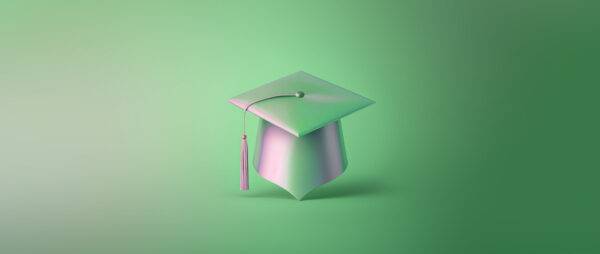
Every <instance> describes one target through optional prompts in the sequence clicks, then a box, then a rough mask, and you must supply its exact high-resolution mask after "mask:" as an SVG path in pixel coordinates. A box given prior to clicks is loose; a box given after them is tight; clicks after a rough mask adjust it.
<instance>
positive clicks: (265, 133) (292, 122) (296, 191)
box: [229, 71, 374, 199]
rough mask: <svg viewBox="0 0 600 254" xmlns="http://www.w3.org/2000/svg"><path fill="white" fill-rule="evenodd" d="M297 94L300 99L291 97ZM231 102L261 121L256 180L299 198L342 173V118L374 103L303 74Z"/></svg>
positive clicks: (240, 96)
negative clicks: (257, 176) (269, 183)
mask: <svg viewBox="0 0 600 254" xmlns="http://www.w3.org/2000/svg"><path fill="white" fill-rule="evenodd" d="M298 92H301V93H303V95H304V96H300V97H298V96H296V97H294V96H289V95H293V94H295V93H298ZM282 95H283V96H282ZM286 95H287V96H286ZM277 96H282V97H277ZM272 97H275V98H272ZM267 98H269V99H267ZM229 102H230V103H232V104H234V105H236V106H238V107H239V108H241V109H242V110H246V109H247V111H248V112H252V113H253V114H255V115H256V116H258V117H259V118H260V119H261V122H260V127H259V129H258V133H257V142H256V150H255V153H254V166H255V168H256V170H257V172H258V173H259V175H261V176H262V177H263V178H265V179H267V180H269V181H271V182H273V183H275V184H277V185H279V186H281V187H282V188H284V189H286V190H287V191H288V192H290V193H291V194H292V195H293V196H294V197H296V198H297V199H302V198H303V197H304V196H305V195H306V194H308V193H309V192H310V191H312V190H313V189H315V188H316V187H318V186H320V185H322V184H324V183H326V182H329V181H331V180H333V179H334V178H336V177H337V176H339V175H341V174H342V173H343V172H344V170H345V168H346V165H347V160H346V153H345V148H344V142H343V135H342V132H341V121H340V119H341V118H342V117H345V116H347V115H349V114H351V113H354V112H356V111H358V110H360V109H362V108H365V107H367V106H369V105H371V104H373V103H374V101H372V100H370V99H367V98H365V97H363V96H361V95H358V94H356V93H354V92H352V91H349V90H347V89H344V88H342V87H340V86H337V85H334V84H332V83H330V82H328V81H325V80H323V79H320V78H318V77H315V76H313V75H310V74H308V73H306V72H303V71H300V72H296V73H293V74H291V75H288V76H285V77H283V78H280V79H277V80H275V81H272V82H270V83H267V84H265V85H262V86H260V87H257V88H255V89H253V90H251V91H248V92H245V93H243V94H240V95H238V96H236V97H234V98H232V99H230V100H229ZM244 142H245V140H244Z"/></svg>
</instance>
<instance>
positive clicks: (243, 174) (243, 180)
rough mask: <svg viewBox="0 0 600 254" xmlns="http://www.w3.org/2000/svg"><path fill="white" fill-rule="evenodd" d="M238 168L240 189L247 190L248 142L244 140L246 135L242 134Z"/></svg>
mask: <svg viewBox="0 0 600 254" xmlns="http://www.w3.org/2000/svg"><path fill="white" fill-rule="evenodd" d="M240 164H241V170H240V189H241V190H248V188H249V183H248V142H246V135H245V134H244V135H242V160H241V163H240Z"/></svg>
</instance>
